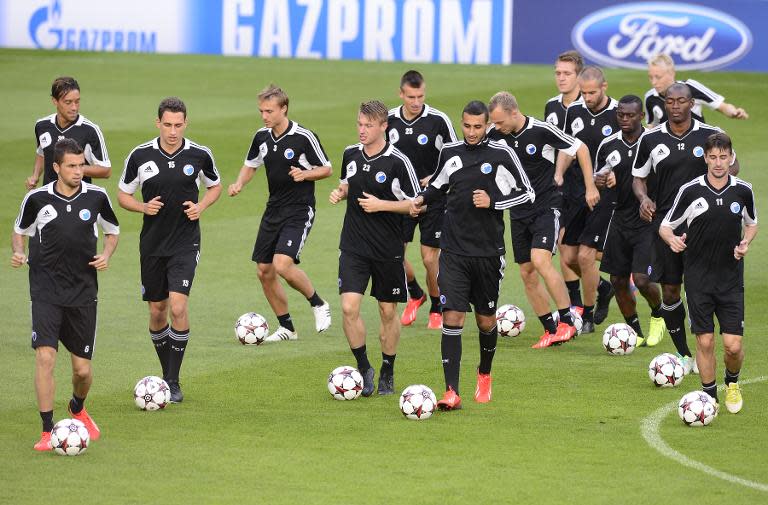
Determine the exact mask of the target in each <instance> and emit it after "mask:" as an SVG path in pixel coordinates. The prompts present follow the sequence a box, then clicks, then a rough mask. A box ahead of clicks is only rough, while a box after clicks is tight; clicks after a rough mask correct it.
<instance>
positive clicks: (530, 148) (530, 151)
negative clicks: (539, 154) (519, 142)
mask: <svg viewBox="0 0 768 505" xmlns="http://www.w3.org/2000/svg"><path fill="white" fill-rule="evenodd" d="M525 152H527V153H528V154H536V146H535V145H533V144H528V145H527V146H525Z"/></svg>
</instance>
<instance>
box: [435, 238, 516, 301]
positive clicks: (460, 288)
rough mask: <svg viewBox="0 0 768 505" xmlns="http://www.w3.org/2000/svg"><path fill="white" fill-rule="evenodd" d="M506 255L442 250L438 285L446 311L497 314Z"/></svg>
mask: <svg viewBox="0 0 768 505" xmlns="http://www.w3.org/2000/svg"><path fill="white" fill-rule="evenodd" d="M505 266H506V262H505V261H504V256H490V257H478V256H461V255H458V254H452V253H449V252H446V251H441V252H440V269H439V271H438V274H437V285H438V286H439V287H440V303H442V304H443V310H455V311H457V312H471V311H472V308H471V307H470V304H472V305H473V306H474V307H475V312H477V313H478V314H482V315H491V314H496V305H497V303H498V301H499V291H500V288H501V280H502V279H503V278H504V267H505Z"/></svg>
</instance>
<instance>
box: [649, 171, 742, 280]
mask: <svg viewBox="0 0 768 505" xmlns="http://www.w3.org/2000/svg"><path fill="white" fill-rule="evenodd" d="M683 223H686V224H687V227H688V229H687V231H686V234H687V236H686V239H685V245H686V248H685V251H684V252H683V264H684V267H685V289H687V290H699V291H702V292H705V293H723V292H728V291H731V290H741V289H743V288H744V261H743V260H742V261H740V260H737V259H736V258H734V257H733V249H734V247H736V246H737V245H738V244H739V242H741V237H742V223H744V224H747V225H752V224H757V211H756V210H755V196H754V194H753V193H752V185H751V184H749V183H747V182H744V181H743V180H741V179H739V178H738V177H733V176H729V177H728V184H726V186H725V187H724V188H722V189H719V190H718V189H715V188H714V187H712V185H711V184H710V183H709V181H708V180H707V176H706V175H702V176H700V177H697V178H696V179H694V180H692V181H690V182H689V183H687V184H684V185H683V186H682V187H681V188H680V191H679V192H678V193H677V197H676V198H675V201H674V204H673V205H672V208H671V209H670V210H669V212H667V214H666V216H665V217H664V221H662V224H661V225H662V226H668V227H670V228H672V229H673V230H674V229H676V228H677V227H678V226H680V225H681V224H683Z"/></svg>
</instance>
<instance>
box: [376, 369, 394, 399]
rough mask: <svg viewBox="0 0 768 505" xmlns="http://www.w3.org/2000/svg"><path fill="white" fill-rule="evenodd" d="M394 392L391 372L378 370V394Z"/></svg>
mask: <svg viewBox="0 0 768 505" xmlns="http://www.w3.org/2000/svg"><path fill="white" fill-rule="evenodd" d="M394 393H395V376H394V374H391V373H384V372H382V371H379V394H380V395H391V394H394Z"/></svg>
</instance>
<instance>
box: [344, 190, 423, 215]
mask: <svg viewBox="0 0 768 505" xmlns="http://www.w3.org/2000/svg"><path fill="white" fill-rule="evenodd" d="M363 196H364V197H365V198H358V199H357V203H359V204H360V207H362V208H363V210H364V211H365V212H367V213H369V214H372V213H374V212H395V213H397V214H409V213H410V211H411V202H410V200H400V201H393V200H382V199H381V198H377V197H375V196H374V195H371V194H370V193H365V192H363Z"/></svg>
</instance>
